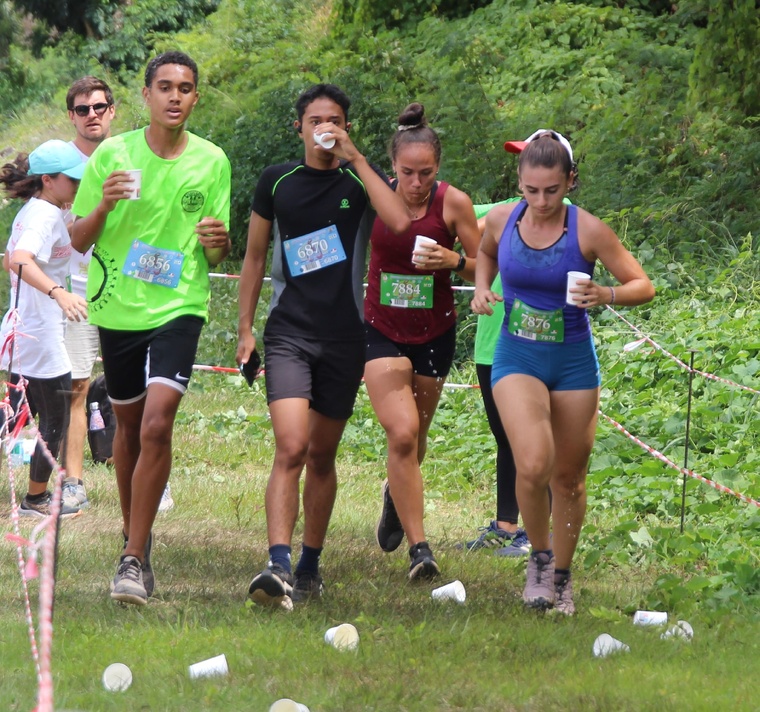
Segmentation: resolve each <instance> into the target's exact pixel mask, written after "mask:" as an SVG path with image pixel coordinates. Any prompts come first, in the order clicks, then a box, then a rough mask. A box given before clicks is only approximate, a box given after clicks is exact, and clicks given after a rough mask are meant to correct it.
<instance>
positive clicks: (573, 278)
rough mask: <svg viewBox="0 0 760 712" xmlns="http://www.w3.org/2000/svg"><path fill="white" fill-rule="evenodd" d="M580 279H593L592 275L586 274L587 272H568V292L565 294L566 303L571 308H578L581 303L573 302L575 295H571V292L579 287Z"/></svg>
mask: <svg viewBox="0 0 760 712" xmlns="http://www.w3.org/2000/svg"><path fill="white" fill-rule="evenodd" d="M579 279H591V275H590V274H586V273H585V272H568V273H567V290H566V292H565V301H566V302H567V303H568V304H569V305H570V306H571V307H577V306H578V304H579V302H575V301H573V296H574V295H573V294H571V293H570V290H571V289H573V288H575V287H577V286H578V280H579Z"/></svg>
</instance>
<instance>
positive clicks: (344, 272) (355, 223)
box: [251, 162, 388, 341]
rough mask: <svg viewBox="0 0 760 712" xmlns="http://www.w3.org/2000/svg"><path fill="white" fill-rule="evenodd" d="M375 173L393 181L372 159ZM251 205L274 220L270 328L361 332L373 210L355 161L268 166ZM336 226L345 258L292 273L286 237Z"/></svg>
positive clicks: (332, 334) (345, 335)
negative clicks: (326, 167) (318, 166)
mask: <svg viewBox="0 0 760 712" xmlns="http://www.w3.org/2000/svg"><path fill="white" fill-rule="evenodd" d="M372 168H373V169H374V170H375V172H376V173H377V174H378V175H380V176H381V177H382V178H383V180H385V181H386V182H388V178H387V176H385V174H384V173H383V172H382V171H380V170H379V169H378V168H376V167H375V166H372ZM251 210H252V211H253V212H255V213H257V214H258V215H260V216H261V217H262V218H264V219H265V220H270V221H271V222H272V223H273V228H272V229H273V244H274V247H273V250H274V252H273V255H272V287H273V290H274V293H273V295H272V302H271V304H270V307H269V317H268V319H267V325H266V328H265V336H266V334H268V333H269V334H278V335H285V336H287V335H288V334H296V335H299V336H304V337H307V338H314V339H319V340H325V341H337V340H345V339H362V338H364V325H363V320H362V302H363V294H364V290H363V286H362V282H363V279H364V274H365V271H366V269H365V263H366V254H367V243H368V241H369V235H370V232H371V229H372V223H373V221H374V217H375V216H374V211H373V210H372V207H371V205H370V202H369V198H368V196H367V192H366V189H365V187H364V184H363V183H362V181H361V180H360V179H359V176H358V175H357V174H356V172H355V169H354V168H353V166H352V165H351V164H350V163H341V165H340V166H339V167H338V168H336V169H331V170H326V171H325V170H317V169H315V168H310V167H309V166H306V165H305V164H304V163H303V162H298V163H296V162H293V163H284V164H280V165H275V166H269V167H268V168H266V169H265V170H264V172H263V173H262V174H261V178H260V179H259V182H258V184H257V185H256V190H255V192H254V196H253V203H252V206H251ZM331 225H334V226H335V227H336V228H337V230H338V234H339V236H340V241H341V244H342V246H343V250H344V251H345V254H346V259H345V260H343V261H341V262H338V263H335V264H331V265H329V266H327V267H323V268H322V269H318V270H315V271H312V272H307V273H305V274H300V275H298V276H295V277H294V276H292V274H291V269H290V266H289V264H288V263H287V261H286V258H285V250H284V244H285V242H286V241H287V240H292V239H294V238H298V237H301V236H303V235H307V234H310V233H313V232H315V231H317V230H320V229H322V228H326V227H329V226H331Z"/></svg>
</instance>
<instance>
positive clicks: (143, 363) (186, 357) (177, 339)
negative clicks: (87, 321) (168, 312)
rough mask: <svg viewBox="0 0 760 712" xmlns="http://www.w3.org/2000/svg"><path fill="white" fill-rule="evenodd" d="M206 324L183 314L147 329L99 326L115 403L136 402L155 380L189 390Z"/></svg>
mask: <svg viewBox="0 0 760 712" xmlns="http://www.w3.org/2000/svg"><path fill="white" fill-rule="evenodd" d="M202 328H203V319H201V318H200V317H198V316H191V315H186V316H180V317H177V318H176V319H172V320H171V321H168V322H166V324H163V325H162V326H159V327H157V328H155V329H149V330H147V331H116V330H114V329H104V328H103V327H102V326H100V327H98V332H99V334H100V350H101V353H102V354H103V371H104V373H105V377H106V388H107V389H108V396H109V397H110V399H111V400H112V401H113V402H114V403H134V402H135V401H138V400H140V399H141V398H143V397H144V396H145V391H146V389H147V388H148V385H150V384H151V383H163V384H164V385H167V386H170V387H171V388H175V389H176V390H178V391H179V392H180V393H184V392H185V391H186V390H187V384H188V383H189V382H190V376H191V375H192V373H193V363H194V362H195V352H196V351H197V349H198V339H199V337H200V335H201V329H202Z"/></svg>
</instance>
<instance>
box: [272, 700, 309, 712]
mask: <svg viewBox="0 0 760 712" xmlns="http://www.w3.org/2000/svg"><path fill="white" fill-rule="evenodd" d="M269 712H309V708H308V707H307V706H306V705H302V704H301V703H300V702H296V701H295V700H291V699H290V698H289V697H283V698H282V699H281V700H277V702H273V703H272V706H271V707H270V708H269Z"/></svg>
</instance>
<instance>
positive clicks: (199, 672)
mask: <svg viewBox="0 0 760 712" xmlns="http://www.w3.org/2000/svg"><path fill="white" fill-rule="evenodd" d="M188 671H189V672H190V677H191V678H193V679H195V678H199V677H213V676H215V675H226V674H227V673H228V672H229V671H230V669H229V667H228V666H227V658H226V656H225V655H224V653H222V654H221V655H216V656H215V657H213V658H209V659H208V660H201V662H199V663H194V664H192V665H191V666H190V667H189V668H188Z"/></svg>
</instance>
